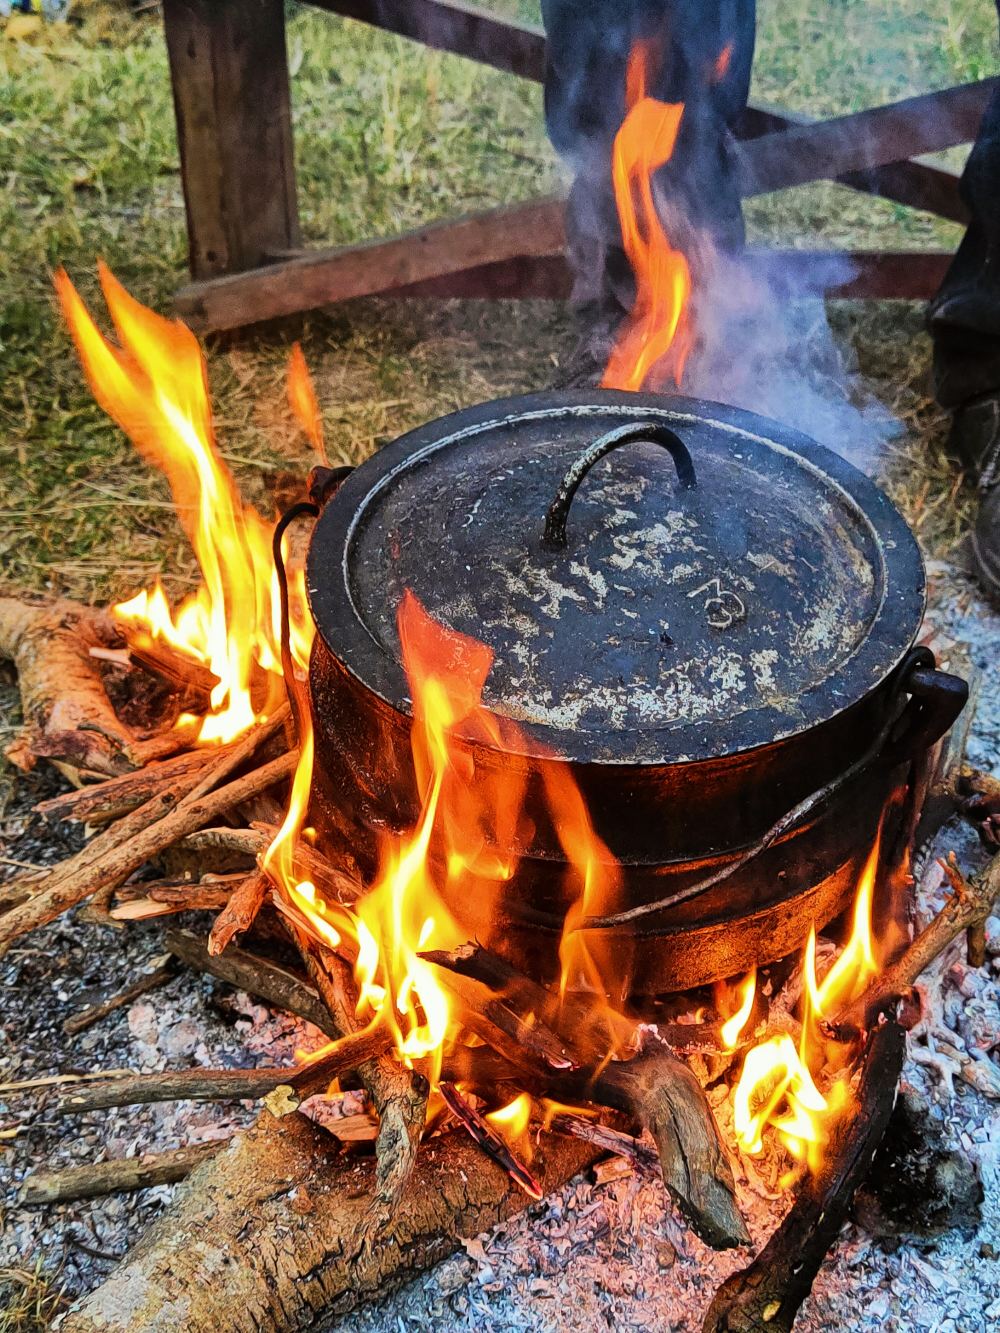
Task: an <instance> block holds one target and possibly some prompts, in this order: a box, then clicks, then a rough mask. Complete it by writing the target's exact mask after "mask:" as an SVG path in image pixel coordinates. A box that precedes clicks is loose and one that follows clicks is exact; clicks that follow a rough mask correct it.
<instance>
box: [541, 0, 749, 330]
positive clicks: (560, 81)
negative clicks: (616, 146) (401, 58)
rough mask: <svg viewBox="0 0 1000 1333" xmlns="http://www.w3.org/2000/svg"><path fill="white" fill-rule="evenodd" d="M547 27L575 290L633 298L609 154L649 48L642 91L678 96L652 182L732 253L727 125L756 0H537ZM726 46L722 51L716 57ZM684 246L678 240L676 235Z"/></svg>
mask: <svg viewBox="0 0 1000 1333" xmlns="http://www.w3.org/2000/svg"><path fill="white" fill-rule="evenodd" d="M542 15H543V18H544V20H545V28H546V34H547V39H548V40H547V60H548V63H547V69H546V80H545V117H546V123H547V125H548V130H549V135H550V137H551V139H552V142H553V143H554V145H555V147H556V148H557V150H558V151H559V152H560V153H561V154H562V156H563V157H564V158H566V159H567V160H568V162H569V163H570V165H571V166H572V169H573V172H574V181H573V187H572V190H571V193H570V205H569V215H568V230H569V239H570V255H571V259H572V261H573V263H574V267H575V269H576V272H577V275H578V284H577V285H578V288H579V294H580V295H584V296H590V297H597V298H606V297H607V296H608V295H609V294H610V292H611V291H614V292H616V293H617V296H618V300H619V302H620V303H622V304H626V305H627V304H629V303H630V299H631V298H630V290H631V275H630V273H629V269H628V263H627V261H626V259H625V256H624V253H623V252H622V248H621V236H620V232H619V227H618V217H617V210H616V208H615V202H614V193H613V190H612V185H611V150H612V145H613V142H614V137H615V134H616V133H617V131H618V128H619V126H620V125H621V122H622V120H623V119H624V116H625V69H626V64H627V61H628V56H629V52H630V51H631V50H632V48H633V46H634V44H635V43H636V42H637V41H643V42H645V43H647V44H648V48H647V49H651V51H652V57H651V61H650V65H651V68H650V76H651V77H650V81H649V84H648V92H649V94H650V96H653V97H656V98H659V99H660V100H661V101H665V102H683V103H684V106H685V110H684V117H683V119H682V122H681V129H680V134H679V136H678V142H677V145H676V148H675V150H674V155H673V158H672V159H671V161H670V162H669V163H668V164H667V165H666V166H665V167H664V168H663V170H662V172H661V173H660V175H659V178H658V187H659V188H660V190H661V191H662V192H663V195H664V197H665V198H668V199H669V200H670V202H671V212H672V214H673V215H677V216H679V217H681V218H683V219H684V225H685V226H686V227H689V228H691V229H692V230H697V231H700V232H707V233H708V234H709V235H710V236H711V237H712V239H713V240H714V241H715V243H716V245H718V246H720V247H721V248H724V249H736V248H738V247H739V246H740V245H742V241H743V219H742V213H741V210H740V200H739V193H738V190H737V187H736V180H735V172H734V170H733V164H732V160H731V153H730V147H729V127H730V126H731V125H732V124H733V122H734V121H735V120H736V118H737V117H738V116H739V114H740V112H741V111H742V109H743V107H744V106H745V105H746V99H747V94H748V91H749V86H750V67H751V63H752V60H753V44H754V24H755V0H710V3H706V0H542ZM724 53H725V54H724ZM672 239H673V240H674V241H675V243H677V244H679V245H680V246H681V248H682V249H683V248H684V238H683V237H672Z"/></svg>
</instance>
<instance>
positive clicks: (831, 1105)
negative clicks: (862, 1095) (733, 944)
mask: <svg viewBox="0 0 1000 1333" xmlns="http://www.w3.org/2000/svg"><path fill="white" fill-rule="evenodd" d="M880 834H881V830H880V831H879V835H878V836H876V838H875V843H874V846H873V847H872V849H871V852H870V853H869V855H868V859H867V860H866V862H865V865H864V868H863V870H862V872H861V877H860V880H859V882H858V891H857V896H856V898H855V903H854V916H853V923H852V929H851V935H850V938H849V940H848V942H847V945H846V946H845V948H844V949H843V950H842V952H841V953H840V955H839V956H838V958H837V959H836V961H835V962H834V964H833V966H832V967H831V968H830V969H829V971H828V972H827V973H826V975H825V976H824V977H823V979H822V981H820V980H818V979H817V976H816V932H815V930H813V931H811V932H810V935H809V941H808V943H807V945H806V948H805V953H804V957H803V976H804V983H805V986H804V990H805V994H804V998H803V1006H804V1012H803V1014H802V1036H801V1038H800V1040H799V1044H798V1047H796V1045H795V1042H794V1041H793V1040H792V1038H791V1037H790V1036H789V1035H788V1034H787V1033H780V1034H779V1035H777V1036H774V1037H769V1038H767V1039H766V1040H764V1041H762V1042H760V1043H758V1044H757V1045H756V1046H754V1047H753V1048H752V1049H751V1050H750V1051H749V1052H748V1054H747V1056H746V1059H745V1060H744V1062H743V1069H742V1071H741V1072H740V1077H739V1082H738V1083H737V1085H736V1088H735V1090H734V1092H733V1122H734V1125H735V1128H736V1133H737V1137H738V1140H739V1144H740V1147H741V1148H742V1149H743V1151H744V1152H746V1153H750V1154H756V1153H759V1152H760V1151H761V1150H762V1148H763V1143H764V1140H763V1135H764V1130H765V1129H766V1128H767V1126H769V1125H770V1126H771V1128H773V1129H775V1130H776V1131H777V1132H778V1133H779V1134H780V1136H781V1139H782V1141H783V1143H784V1144H785V1146H786V1147H787V1148H788V1150H789V1152H790V1153H791V1154H792V1156H793V1157H795V1158H796V1159H798V1160H803V1159H804V1160H805V1161H806V1162H807V1163H808V1165H809V1166H810V1168H812V1169H815V1167H816V1166H817V1165H818V1163H819V1161H820V1160H821V1157H822V1147H823V1144H824V1143H825V1142H826V1140H827V1138H828V1137H829V1126H830V1124H831V1122H832V1120H833V1118H834V1117H835V1116H836V1115H838V1114H839V1113H840V1112H841V1110H842V1109H843V1107H844V1106H845V1105H846V1104H847V1103H848V1101H849V1099H850V1091H849V1071H847V1070H843V1069H839V1068H837V1064H838V1056H839V1057H841V1058H842V1057H843V1051H842V1049H841V1050H837V1049H836V1048H832V1047H831V1043H829V1041H828V1039H827V1036H826V1034H825V1033H824V1030H823V1019H825V1018H833V1017H834V1016H835V1015H836V1013H837V1011H838V1009H840V1008H842V1007H843V1006H844V1005H846V1004H849V1003H850V1002H851V1000H854V999H856V998H857V997H858V996H859V995H860V994H861V992H862V991H863V990H864V988H865V984H866V983H867V981H868V980H869V978H870V977H871V976H872V975H873V974H874V973H875V972H876V971H877V970H878V965H877V963H876V961H875V954H874V948H873V944H872V931H871V909H872V894H873V891H874V886H875V877H876V874H877V871H878V863H879V848H880V842H881V837H880ZM752 999H753V997H752V994H751V1004H752ZM747 1012H748V1014H749V1010H748V1011H747ZM744 1021H745V1020H744ZM732 1044H735V1042H733V1043H732ZM831 1063H832V1065H833V1068H832V1069H831V1068H830V1066H831ZM824 1071H826V1073H827V1075H828V1086H827V1088H826V1091H825V1092H822V1091H820V1088H819V1087H818V1086H817V1083H816V1079H817V1078H819V1076H820V1075H821V1074H823V1073H824Z"/></svg>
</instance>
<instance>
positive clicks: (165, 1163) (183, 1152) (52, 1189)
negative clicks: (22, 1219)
mask: <svg viewBox="0 0 1000 1333" xmlns="http://www.w3.org/2000/svg"><path fill="white" fill-rule="evenodd" d="M225 1146H226V1140H224V1139H220V1140H218V1141H217V1142H215V1143H196V1144H192V1145H191V1146H190V1147H188V1148H175V1149H174V1150H173V1151H172V1152H161V1153H147V1154H145V1155H144V1156H142V1157H125V1158H114V1159H112V1160H111V1161H109V1162H86V1163H84V1164H83V1165H82V1166H67V1167H63V1168H62V1169H61V1170H58V1171H34V1172H32V1174H31V1175H30V1176H28V1178H27V1180H26V1181H25V1182H24V1184H23V1186H22V1187H21V1194H20V1202H21V1203H23V1204H33V1203H64V1202H66V1201H68V1200H72V1199H96V1198H97V1197H98V1195H101V1194H118V1193H121V1192H122V1191H124V1190H144V1189H148V1188H149V1186H150V1185H172V1184H173V1183H174V1181H177V1180H183V1179H184V1177H185V1176H189V1175H190V1174H191V1172H192V1171H193V1170H194V1169H195V1167H196V1166H200V1165H201V1164H202V1162H205V1161H209V1160H210V1159H211V1158H213V1157H214V1156H215V1155H216V1153H218V1152H219V1151H220V1150H221V1149H222V1148H224V1147H225Z"/></svg>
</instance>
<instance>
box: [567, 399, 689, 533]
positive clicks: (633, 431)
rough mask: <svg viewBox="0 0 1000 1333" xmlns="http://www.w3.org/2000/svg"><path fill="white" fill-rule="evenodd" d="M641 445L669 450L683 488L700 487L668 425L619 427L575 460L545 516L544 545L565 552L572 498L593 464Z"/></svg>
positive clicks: (651, 423) (646, 423)
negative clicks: (623, 447) (628, 446)
mask: <svg viewBox="0 0 1000 1333" xmlns="http://www.w3.org/2000/svg"><path fill="white" fill-rule="evenodd" d="M640 443H642V444H658V445H661V446H662V447H663V448H664V449H666V450H667V452H668V453H669V454H670V457H671V458H672V459H673V460H674V466H675V467H676V468H677V480H678V481H679V482H680V484H681V487H682V488H683V489H684V490H686V491H690V490H693V489H694V487H695V486H696V485H697V479H696V477H695V474H694V463H693V462H692V460H691V455H690V453H689V452H688V449H687V445H685V444H684V442H683V440H682V439H681V438H680V436H679V435H677V434H676V432H674V431H672V430H671V429H670V427H669V426H664V425H661V424H660V423H659V422H655V421H632V422H629V423H628V425H625V426H617V427H616V428H615V429H614V430H609V431H608V433H607V434H606V435H602V436H601V437H600V438H599V439H597V440H595V441H594V443H593V444H592V445H590V446H589V448H587V449H585V450H584V452H583V453H582V454H581V455H580V456H579V458H577V459H575V460H574V461H573V463H572V464H571V465H570V467H569V469H568V471H567V472H566V475H565V476H564V477H563V479H562V481H561V482H560V483H559V489H558V490H557V491H556V494H555V498H554V499H553V501H552V503H551V504H550V505H549V509H548V513H547V514H546V515H545V534H544V536H543V538H542V544H543V545H544V546H547V547H549V548H550V549H552V550H563V549H564V548H565V546H566V520H567V518H568V517H569V508H570V505H571V504H572V503H573V496H574V495H575V494H576V492H577V489H578V488H579V485H580V482H581V481H583V479H584V477H585V476H586V475H587V473H588V472H589V471H590V469H591V468H592V467H593V466H594V464H595V463H596V462H597V461H598V460H599V459H601V458H603V457H604V455H605V454H609V453H610V452H611V451H612V449H618V448H619V447H620V446H621V445H623V444H640Z"/></svg>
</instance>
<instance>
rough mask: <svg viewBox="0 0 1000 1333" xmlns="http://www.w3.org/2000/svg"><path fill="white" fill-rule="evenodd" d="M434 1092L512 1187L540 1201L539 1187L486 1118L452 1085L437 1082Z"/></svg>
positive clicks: (540, 1192)
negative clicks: (518, 1188)
mask: <svg viewBox="0 0 1000 1333" xmlns="http://www.w3.org/2000/svg"><path fill="white" fill-rule="evenodd" d="M438 1092H440V1094H441V1096H442V1097H443V1098H444V1100H445V1102H446V1104H447V1106H448V1109H449V1110H450V1111H451V1113H452V1115H454V1116H455V1118H456V1119H457V1120H458V1122H459V1124H460V1125H461V1126H462V1127H463V1129H465V1130H466V1131H467V1132H468V1134H469V1135H470V1136H471V1138H472V1139H473V1140H474V1142H476V1143H478V1144H479V1146H480V1148H482V1150H483V1152H484V1153H485V1154H486V1156H487V1157H490V1158H492V1160H493V1161H494V1162H496V1163H497V1165H498V1166H502V1167H503V1169H504V1170H505V1171H506V1172H507V1174H508V1176H510V1178H511V1180H513V1182H514V1183H515V1185H520V1187H521V1189H523V1190H524V1192H525V1194H527V1195H528V1196H529V1197H530V1198H532V1199H541V1198H543V1197H544V1196H543V1194H542V1187H541V1185H539V1183H538V1181H537V1180H536V1179H535V1177H534V1176H533V1175H532V1174H531V1172H530V1171H529V1170H528V1168H527V1167H526V1166H524V1164H523V1163H522V1162H520V1161H519V1160H518V1159H517V1158H516V1157H515V1156H514V1154H513V1153H512V1152H511V1150H510V1148H508V1147H507V1144H506V1143H505V1142H504V1141H503V1139H502V1138H501V1137H500V1135H499V1134H498V1133H497V1132H496V1130H495V1129H494V1128H493V1126H492V1125H491V1124H490V1122H489V1121H488V1120H487V1119H486V1117H485V1116H482V1115H480V1114H479V1112H478V1111H477V1110H476V1108H475V1107H474V1106H473V1105H472V1104H471V1102H468V1101H466V1099H465V1098H464V1097H463V1096H462V1094H461V1093H460V1092H459V1090H458V1089H457V1088H456V1087H455V1085H454V1083H446V1082H443V1083H439V1084H438Z"/></svg>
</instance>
